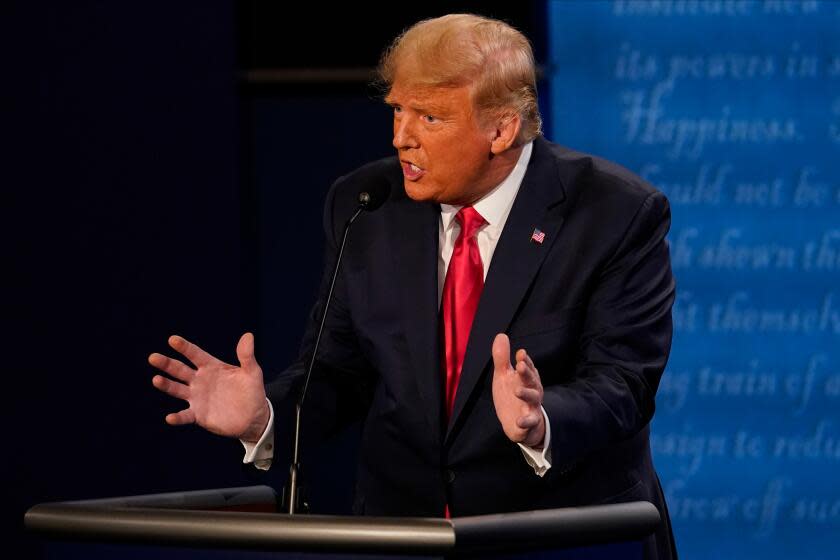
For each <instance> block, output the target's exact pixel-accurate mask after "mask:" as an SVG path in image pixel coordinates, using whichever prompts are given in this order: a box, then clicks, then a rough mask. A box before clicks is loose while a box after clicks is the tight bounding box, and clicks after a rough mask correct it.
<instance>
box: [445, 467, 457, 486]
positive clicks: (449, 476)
mask: <svg viewBox="0 0 840 560" xmlns="http://www.w3.org/2000/svg"><path fill="white" fill-rule="evenodd" d="M443 480H445V481H446V482H447V484H452V483H453V482H455V471H453V470H452V469H446V470H445V471H443Z"/></svg>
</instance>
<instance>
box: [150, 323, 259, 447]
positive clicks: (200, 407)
mask: <svg viewBox="0 0 840 560" xmlns="http://www.w3.org/2000/svg"><path fill="white" fill-rule="evenodd" d="M169 346H171V347H172V348H173V349H174V350H176V351H177V352H179V353H180V354H181V355H183V356H184V357H185V358H187V359H188V360H189V361H190V362H192V364H193V365H194V366H195V367H196V369H193V368H191V367H189V366H188V365H186V364H185V363H184V362H181V361H180V360H175V359H172V358H168V357H166V356H164V355H163V354H157V353H154V354H151V355H150V356H149V363H150V364H151V365H153V366H154V367H156V368H157V369H159V370H161V371H163V372H166V373H168V374H169V375H171V376H172V377H173V378H175V380H176V381H173V380H172V379H168V378H166V377H164V376H162V375H156V376H154V377H153V378H152V385H154V386H155V387H157V388H158V389H160V390H161V391H163V392H164V393H166V394H167V395H171V396H173V397H175V398H177V399H182V400H185V401H187V402H188V403H189V407H187V408H185V409H184V410H182V411H180V412H176V413H173V414H168V415H167V416H166V422H167V424H171V425H173V426H178V425H181V424H193V423H195V424H198V425H199V426H201V427H202V428H204V429H206V430H208V431H210V432H212V433H214V434H218V435H222V436H228V437H235V438H239V439H241V440H244V441H248V442H252V443H255V442H257V441H258V440H259V438H260V436H261V435H262V433H263V432H264V431H265V429H266V427H267V425H268V419H269V415H270V413H269V409H268V402H267V401H266V399H265V386H264V385H263V374H262V369H261V368H260V366H259V364H258V363H257V360H256V358H255V357H254V335H252V334H251V333H245V334H244V335H242V338H240V339H239V344H237V345H236V356H237V358H238V359H239V367H237V366H234V365H231V364H226V363H225V362H222V361H221V360H218V359H216V358H214V357H213V356H211V355H210V354H208V353H207V352H205V351H204V350H202V349H201V348H199V347H198V346H196V345H195V344H192V343H190V342H188V341H187V340H185V339H183V338H181V337H180V336H171V337H169Z"/></svg>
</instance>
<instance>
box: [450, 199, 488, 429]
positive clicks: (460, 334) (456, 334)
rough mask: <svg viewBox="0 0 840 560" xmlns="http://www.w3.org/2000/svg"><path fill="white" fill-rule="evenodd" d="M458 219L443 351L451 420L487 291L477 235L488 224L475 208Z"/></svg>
mask: <svg viewBox="0 0 840 560" xmlns="http://www.w3.org/2000/svg"><path fill="white" fill-rule="evenodd" d="M455 219H456V220H458V223H459V224H461V233H460V234H459V235H458V239H456V240H455V247H454V249H453V250H452V258H451V259H450V260H449V268H448V269H447V271H446V280H444V282H443V297H442V302H441V306H442V311H443V323H442V327H443V347H444V350H445V352H446V354H445V360H444V367H445V370H446V417H447V419H448V418H450V417H451V416H452V407H453V405H454V404H455V392H456V391H457V390H458V380H459V379H460V377H461V366H462V365H463V364H464V353H465V352H466V349H467V339H468V338H469V336H470V328H472V323H473V317H475V310H476V309H478V300H479V298H480V297H481V291H482V289H483V288H484V267H483V266H482V264H481V253H479V251H478V242H477V241H476V239H475V234H476V232H477V231H478V228H480V227H481V226H482V225H484V224H485V221H484V218H482V217H481V214H479V213H478V212H476V210H475V208H473V207H472V206H465V207H464V208H461V209H460V210H459V211H458V214H456V215H455Z"/></svg>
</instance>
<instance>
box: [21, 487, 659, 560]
mask: <svg viewBox="0 0 840 560" xmlns="http://www.w3.org/2000/svg"><path fill="white" fill-rule="evenodd" d="M25 523H26V527H27V528H28V529H29V530H30V531H32V532H35V533H37V534H38V535H40V536H41V537H43V538H44V541H45V546H46V548H47V551H48V554H47V555H48V556H49V557H50V558H121V559H123V558H202V559H221V558H234V557H235V558H242V559H258V558H259V559H262V558H274V559H301V560H314V559H319V560H320V559H331V560H339V559H341V560H350V559H352V560H360V559H373V558H377V559H385V558H414V559H416V558H488V559H499V560H501V559H517V558H560V559H567V560H584V559H587V560H594V559H606V558H621V559H633V558H638V559H641V558H642V545H641V539H643V538H644V537H646V536H648V535H650V534H651V533H652V532H653V531H654V529H655V528H656V527H657V525H658V524H659V523H660V517H659V511H658V510H657V509H656V507H655V506H654V505H653V504H650V503H648V502H629V503H624V504H613V505H603V506H589V507H579V508H563V509H551V510H537V511H528V512H517V513H506V514H497V515H482V516H476V517H460V518H454V519H437V518H409V517H340V516H324V515H295V516H289V515H287V514H283V513H277V505H276V494H275V492H274V490H273V489H271V488H269V487H267V486H249V487H242V488H226V489H218V490H203V491H196V492H175V493H169V494H151V495H146V496H130V497H123V498H108V499H100V500H85V501H75V502H56V503H45V504H39V505H36V506H34V507H32V508H31V509H30V510H29V511H28V512H27V513H26V517H25Z"/></svg>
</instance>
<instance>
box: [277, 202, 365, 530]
mask: <svg viewBox="0 0 840 560" xmlns="http://www.w3.org/2000/svg"><path fill="white" fill-rule="evenodd" d="M370 202H371V196H370V194H368V193H367V192H361V193H359V206H357V207H356V211H355V212H354V213H353V215H352V216H350V219H349V220H347V223H346V224H345V225H344V234H343V235H342V237H341V245H340V246H339V248H338V257H337V258H336V260H335V267H334V268H333V273H332V280H331V282H330V289H329V291H328V292H327V299H326V300H325V302H324V312H323V313H322V314H321V324H320V325H319V326H318V335H317V336H316V337H315V346H314V347H313V349H312V357H311V358H310V359H309V367H308V368H307V370H306V377H305V378H304V382H303V389H302V390H301V392H300V398H299V399H298V402H297V404H296V405H295V439H294V450H293V452H292V464H291V466H290V467H289V478H288V480H287V481H286V487H285V488H284V489H283V497H282V507H283V510H284V511H286V512H287V513H288V514H289V515H294V514H295V513H298V512H300V511H303V510H305V509H308V508H307V507H306V503H301V504H298V502H299V501H301V492H300V488H299V487H298V477H299V474H300V412H301V409H302V407H303V399H304V398H306V390H307V388H308V387H309V379H310V377H312V368H313V367H314V366H315V356H316V355H317V352H318V345H319V344H320V343H321V334H322V333H323V332H324V324H325V323H326V321H327V311H329V309H330V301H331V300H332V295H333V289H334V288H335V281H336V279H337V278H338V269H339V267H340V266H341V257H342V255H344V246H345V245H346V243H347V235H348V234H349V233H350V226H351V225H353V222H354V221H356V218H358V217H359V214H361V213H362V211H363V210H365V209H367V208H368V205H369V204H370ZM301 506H303V507H301Z"/></svg>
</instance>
